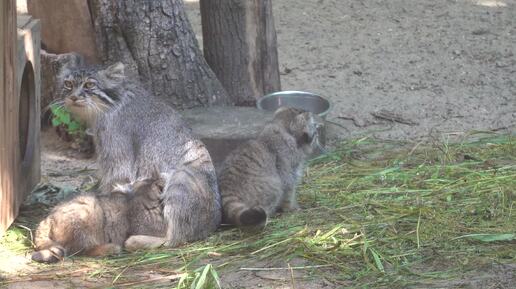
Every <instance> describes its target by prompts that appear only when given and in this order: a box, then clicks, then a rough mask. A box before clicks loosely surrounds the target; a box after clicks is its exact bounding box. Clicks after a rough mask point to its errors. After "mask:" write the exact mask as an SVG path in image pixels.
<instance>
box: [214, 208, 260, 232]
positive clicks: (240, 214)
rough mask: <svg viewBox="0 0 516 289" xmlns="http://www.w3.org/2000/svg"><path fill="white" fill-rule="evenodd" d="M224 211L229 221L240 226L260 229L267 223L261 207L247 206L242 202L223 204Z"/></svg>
mask: <svg viewBox="0 0 516 289" xmlns="http://www.w3.org/2000/svg"><path fill="white" fill-rule="evenodd" d="M224 207H225V208H224V211H225V212H226V218H227V220H226V221H228V222H229V223H231V224H234V225H237V226H238V227H242V228H252V229H261V228H263V227H265V224H266V223H267V213H266V212H265V210H264V209H263V208H262V207H259V206H255V207H252V208H249V207H247V206H246V205H245V204H243V203H237V202H232V203H229V204H225V206H224Z"/></svg>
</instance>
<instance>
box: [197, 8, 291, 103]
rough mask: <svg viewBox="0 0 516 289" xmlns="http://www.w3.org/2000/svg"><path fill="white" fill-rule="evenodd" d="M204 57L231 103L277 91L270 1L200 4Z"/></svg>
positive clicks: (274, 39) (274, 42)
mask: <svg viewBox="0 0 516 289" xmlns="http://www.w3.org/2000/svg"><path fill="white" fill-rule="evenodd" d="M200 5H201V16H202V31H203V33H202V34H203V45H204V57H205V58H206V60H207V62H208V64H209V65H210V67H211V68H212V69H213V71H214V72H215V74H216V75H217V77H218V78H219V80H220V81H221V82H222V84H223V85H224V87H225V88H226V90H227V91H228V93H229V95H230V96H231V99H232V101H233V103H235V104H237V105H254V103H255V101H256V100H257V99H258V98H260V97H261V96H263V95H265V94H267V93H270V92H274V91H278V90H280V86H281V85H280V77H279V67H278V52H277V45H276V31H275V29H274V20H273V17H272V2H271V0H201V1H200Z"/></svg>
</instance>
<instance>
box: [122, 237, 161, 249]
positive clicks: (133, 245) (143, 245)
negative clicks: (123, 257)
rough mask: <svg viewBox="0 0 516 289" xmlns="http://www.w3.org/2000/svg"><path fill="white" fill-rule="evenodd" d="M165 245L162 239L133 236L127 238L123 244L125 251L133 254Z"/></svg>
mask: <svg viewBox="0 0 516 289" xmlns="http://www.w3.org/2000/svg"><path fill="white" fill-rule="evenodd" d="M165 243H166V240H165V239H164V238H160V237H153V236H146V235H133V236H130V237H129V238H127V240H125V242H124V247H125V249H126V250H127V251H130V252H133V251H136V250H140V249H153V248H158V247H161V246H163V245H164V244H165Z"/></svg>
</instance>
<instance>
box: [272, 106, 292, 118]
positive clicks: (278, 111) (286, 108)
mask: <svg viewBox="0 0 516 289" xmlns="http://www.w3.org/2000/svg"><path fill="white" fill-rule="evenodd" d="M289 109H290V107H288V106H280V107H279V108H278V109H276V111H275V112H274V116H277V115H278V114H280V113H282V112H284V111H287V110H289Z"/></svg>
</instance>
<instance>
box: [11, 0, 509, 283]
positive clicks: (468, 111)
mask: <svg viewBox="0 0 516 289" xmlns="http://www.w3.org/2000/svg"><path fill="white" fill-rule="evenodd" d="M185 4H186V7H187V13H188V16H189V18H190V21H191V22H192V26H193V28H194V30H195V31H196V33H197V34H198V38H199V40H200V42H201V45H202V36H201V28H200V13H199V4H198V2H197V1H195V0H185ZM273 5H274V6H273V7H274V17H275V23H276V29H277V36H278V45H279V47H278V49H279V58H280V70H281V77H282V78H281V81H282V88H283V89H284V90H305V91H311V92H315V93H318V94H320V95H322V96H325V97H327V98H329V99H330V101H331V102H332V104H333V110H332V111H331V113H330V115H329V116H328V120H329V121H330V123H329V129H330V130H331V131H332V134H331V135H332V137H333V138H347V137H351V136H357V135H359V134H364V133H368V134H372V135H374V136H376V137H380V138H393V139H416V138H421V137H425V136H428V135H430V134H431V133H437V132H458V133H461V132H466V131H469V130H497V131H498V130H502V131H514V127H515V124H516V56H515V53H516V49H515V43H516V0H498V1H497V0H303V1H298V0H273ZM380 110H386V111H389V112H390V113H395V114H398V116H399V117H400V119H398V122H392V121H388V120H385V119H382V118H378V117H375V116H373V114H374V113H375V112H378V111H380ZM400 120H401V122H406V123H409V124H404V123H401V122H399V121H400ZM44 136H45V137H44V138H43V147H44V151H43V155H42V166H43V168H42V169H43V178H42V182H50V183H52V184H54V185H57V186H61V187H69V188H71V189H76V188H81V187H84V186H85V185H88V184H90V183H91V182H93V175H94V171H93V170H94V169H95V165H94V162H93V160H91V159H84V158H83V156H82V155H79V154H75V153H74V152H73V150H70V149H69V148H65V147H59V146H60V144H59V143H58V142H56V141H55V134H54V133H52V132H46V133H44ZM63 172H67V173H63ZM15 259H16V258H15ZM25 259H27V258H24V260H25ZM13 260H14V259H13ZM24 260H21V261H20V257H19V256H18V257H17V259H16V262H18V263H22V264H25V263H26V262H25V261H24ZM18 263H17V264H18ZM251 265H256V267H260V266H272V267H284V266H285V265H286V264H251ZM284 273H285V274H283V273H282V275H281V276H276V275H278V273H277V272H275V273H274V274H276V275H274V274H273V273H267V272H265V273H263V272H258V273H257V272H233V273H229V274H223V275H222V280H223V282H224V284H225V285H226V286H227V287H229V288H292V285H291V279H290V275H289V274H288V272H287V271H285V272H284ZM273 275H274V276H273ZM492 277H493V275H490V276H487V277H486V278H485V279H482V280H489V278H492ZM478 278H481V276H478ZM467 279H468V278H467V277H465V279H464V280H459V281H457V282H458V283H449V284H433V285H430V284H429V285H428V287H427V288H453V287H461V288H491V287H489V286H488V285H486V284H484V283H485V282H484V283H483V282H479V281H478V280H473V279H471V280H472V281H471V282H467ZM242 280H245V282H244V281H242ZM242 282H244V283H242ZM296 282H297V283H296V287H295V288H298V289H299V288H335V287H334V286H333V285H331V284H328V283H327V282H326V281H324V280H320V279H319V280H318V279H317V278H316V279H315V280H313V279H312V280H305V281H303V280H302V281H296ZM51 283H52V282H51ZM478 284H484V285H486V286H487V287H484V286H483V285H478ZM39 285H41V286H44V287H48V288H66V287H68V285H67V283H55V282H54V283H53V284H50V283H45V284H39ZM39 285H35V283H23V282H22V283H18V284H12V285H11V286H10V288H35V287H33V286H39ZM350 285H352V284H350ZM492 288H494V287H492ZM500 288H505V287H500ZM507 288H508V287H507Z"/></svg>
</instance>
